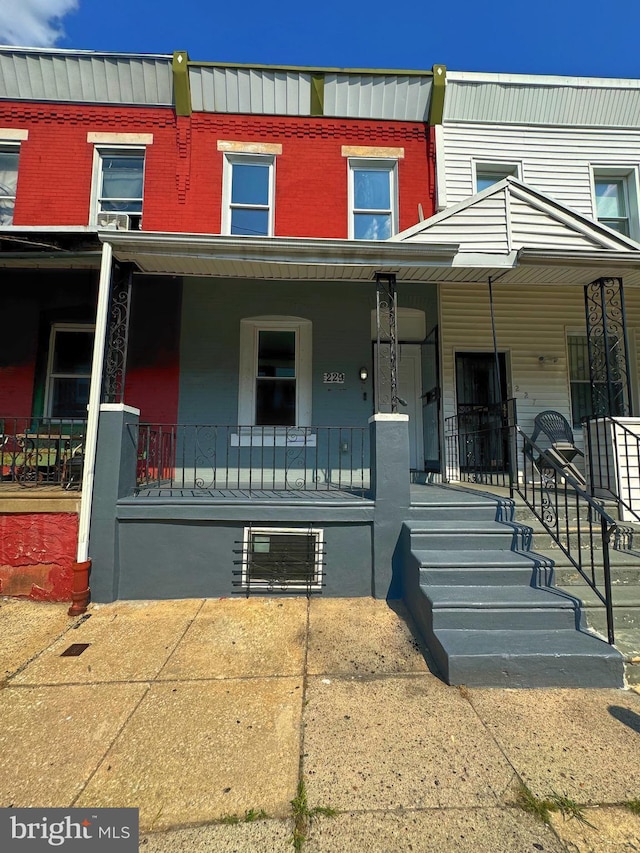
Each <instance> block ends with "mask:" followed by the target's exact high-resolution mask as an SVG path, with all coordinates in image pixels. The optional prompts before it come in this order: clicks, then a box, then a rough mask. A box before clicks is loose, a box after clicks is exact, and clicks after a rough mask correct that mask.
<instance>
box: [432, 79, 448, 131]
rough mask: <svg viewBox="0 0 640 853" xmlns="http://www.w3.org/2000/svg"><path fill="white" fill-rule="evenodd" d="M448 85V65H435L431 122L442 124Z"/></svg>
mask: <svg viewBox="0 0 640 853" xmlns="http://www.w3.org/2000/svg"><path fill="white" fill-rule="evenodd" d="M446 85H447V66H446V65H434V66H433V88H432V89H431V103H430V104H429V124H430V125H434V124H442V117H443V115H444V93H445V87H446Z"/></svg>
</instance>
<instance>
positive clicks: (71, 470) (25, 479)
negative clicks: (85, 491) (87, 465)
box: [0, 417, 87, 489]
mask: <svg viewBox="0 0 640 853" xmlns="http://www.w3.org/2000/svg"><path fill="white" fill-rule="evenodd" d="M86 428H87V422H86V420H84V419H73V418H64V419H62V418H28V417H22V418H20V417H3V418H1V419H0V470H1V475H2V481H3V482H4V483H16V484H17V485H19V486H25V487H26V486H44V485H57V486H62V487H63V488H66V489H79V488H80V484H81V480H82V461H83V455H84V443H85V435H86Z"/></svg>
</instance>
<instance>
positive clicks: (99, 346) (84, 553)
mask: <svg viewBox="0 0 640 853" xmlns="http://www.w3.org/2000/svg"><path fill="white" fill-rule="evenodd" d="M112 259H113V249H112V246H111V243H104V244H103V246H102V262H101V265H100V284H99V287H98V306H97V310H96V333H95V340H94V343H93V360H92V363H91V385H90V387H89V405H88V407H87V409H88V414H87V435H86V439H85V450H84V467H83V472H82V493H81V499H80V518H79V523H78V551H77V562H78V563H81V562H84V561H85V560H87V558H88V555H89V525H90V521H91V504H92V501H93V475H94V469H95V462H96V447H97V441H98V421H99V416H100V394H101V392H102V370H103V366H104V350H105V341H106V335H107V322H108V317H109V294H110V289H111V262H112Z"/></svg>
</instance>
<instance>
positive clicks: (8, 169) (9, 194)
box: [0, 145, 20, 225]
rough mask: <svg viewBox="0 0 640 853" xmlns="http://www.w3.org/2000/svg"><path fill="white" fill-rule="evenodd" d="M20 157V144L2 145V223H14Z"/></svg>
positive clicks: (0, 211)
mask: <svg viewBox="0 0 640 853" xmlns="http://www.w3.org/2000/svg"><path fill="white" fill-rule="evenodd" d="M19 158H20V146H19V145H0V225H13V211H14V208H15V204H16V189H17V186H18V160H19Z"/></svg>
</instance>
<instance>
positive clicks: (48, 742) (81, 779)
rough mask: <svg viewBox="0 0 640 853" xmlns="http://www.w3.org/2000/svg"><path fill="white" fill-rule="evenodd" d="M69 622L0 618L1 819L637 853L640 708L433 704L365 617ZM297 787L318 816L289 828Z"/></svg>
mask: <svg viewBox="0 0 640 853" xmlns="http://www.w3.org/2000/svg"><path fill="white" fill-rule="evenodd" d="M67 606H68V605H50V604H37V603H34V602H28V601H18V600H12V599H1V600H0V678H3V679H4V681H3V682H2V684H1V685H0V686H2V687H3V688H4V689H2V690H0V719H1V720H2V725H1V727H0V755H1V756H2V758H1V762H0V804H1V805H2V806H9V805H13V806H60V807H70V806H86V807H89V808H90V807H101V806H136V807H138V808H139V809H140V824H141V831H142V834H141V849H144V850H145V851H148V853H152V851H153V852H154V853H155V851H157V853H161V851H162V853H164V851H166V853H169V851H171V852H172V853H173V851H180V850H185V851H187V850H188V851H194V853H199V852H200V851H211V853H224V851H242V853H244V851H248V852H250V853H253V851H255V852H256V853H258V852H259V853H265V851H268V853H271V851H274V852H275V853H279V851H292V850H293V849H294V847H293V842H292V839H293V836H294V833H295V832H297V834H298V838H299V846H301V847H302V849H304V851H308V853H342V851H347V850H348V851H349V853H359V852H360V851H362V853H365V851H366V853H369V851H372V853H378V851H385V853H395V851H417V853H431V851H433V853H436V851H437V853H448V851H457V853H467V851H468V853H471V851H473V853H484V851H487V853H489V851H491V853H500V851H508V853H521V851H535V850H543V851H548V852H549V853H556V851H557V853H559V851H584V853H586V851H589V853H596V851H607V853H622V851H625V853H626V851H639V850H640V814H638V813H637V812H636V813H634V812H633V811H632V810H631V809H630V808H629V807H628V806H627V805H625V804H628V803H629V802H630V801H635V802H636V808H640V695H638V693H637V692H634V691H632V690H630V691H625V690H620V691H615V690H527V691H525V690H521V691H512V690H503V689H494V690H480V689H465V688H455V687H449V686H447V685H445V684H443V682H442V681H441V680H440V679H439V678H438V677H437V674H435V673H434V672H433V671H432V670H431V669H430V663H429V660H428V657H425V655H424V654H423V652H422V651H421V649H420V647H419V645H418V644H417V643H416V641H415V640H414V638H413V635H412V631H411V627H412V626H411V623H410V619H409V617H408V615H407V613H406V612H405V611H404V610H403V609H402V608H401V607H400V606H399V605H398V606H397V607H396V606H395V605H393V607H389V606H388V604H386V603H385V602H381V601H374V600H372V599H326V598H324V599H322V598H317V599H312V600H311V601H310V602H308V601H307V600H306V599H304V598H273V599H266V598H252V599H237V600H229V599H225V600H184V601H169V602H117V603H115V604H111V605H92V606H91V607H90V610H89V612H88V614H87V615H85V616H84V617H81V618H80V619H75V620H71V619H69V617H68V616H67V615H66V609H67ZM72 644H86V648H85V649H84V651H82V653H81V654H79V655H77V656H64V657H62V656H61V653H62V652H64V651H65V650H66V649H68V648H69V647H70V646H71V645H72ZM301 780H302V781H303V782H304V788H305V791H306V796H307V799H308V810H307V811H309V810H313V809H314V808H316V807H320V808H322V809H332V810H335V812H336V814H335V815H334V816H324V815H321V814H319V815H316V816H315V817H314V818H313V819H312V820H311V821H310V826H309V821H308V820H305V813H304V810H303V809H301V808H298V815H297V829H296V828H295V826H296V822H295V821H294V819H293V816H292V806H291V801H292V800H293V799H294V798H295V796H296V791H297V789H298V785H299V782H300V781H301ZM523 791H527V792H528V795H527V794H523ZM527 798H528V801H529V803H530V804H531V805H533V806H536V805H537V806H538V807H540V803H541V801H543V800H548V799H551V800H552V803H551V805H552V807H553V808H555V809H556V811H552V812H550V818H549V819H550V825H547V824H545V823H544V822H543V821H542V820H541V819H540V818H539V817H536V816H535V815H534V814H532V813H530V812H527V811H525V810H524V809H523V808H522V803H523V800H524V799H527ZM559 807H561V808H560V809H559ZM578 807H581V808H578ZM582 807H583V808H582ZM562 811H564V815H563V813H562ZM572 813H573V815H574V816H571V814H572ZM252 818H257V819H255V820H252ZM585 821H588V823H589V824H592V826H589V825H588V823H586V822H585ZM303 836H306V838H303Z"/></svg>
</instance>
